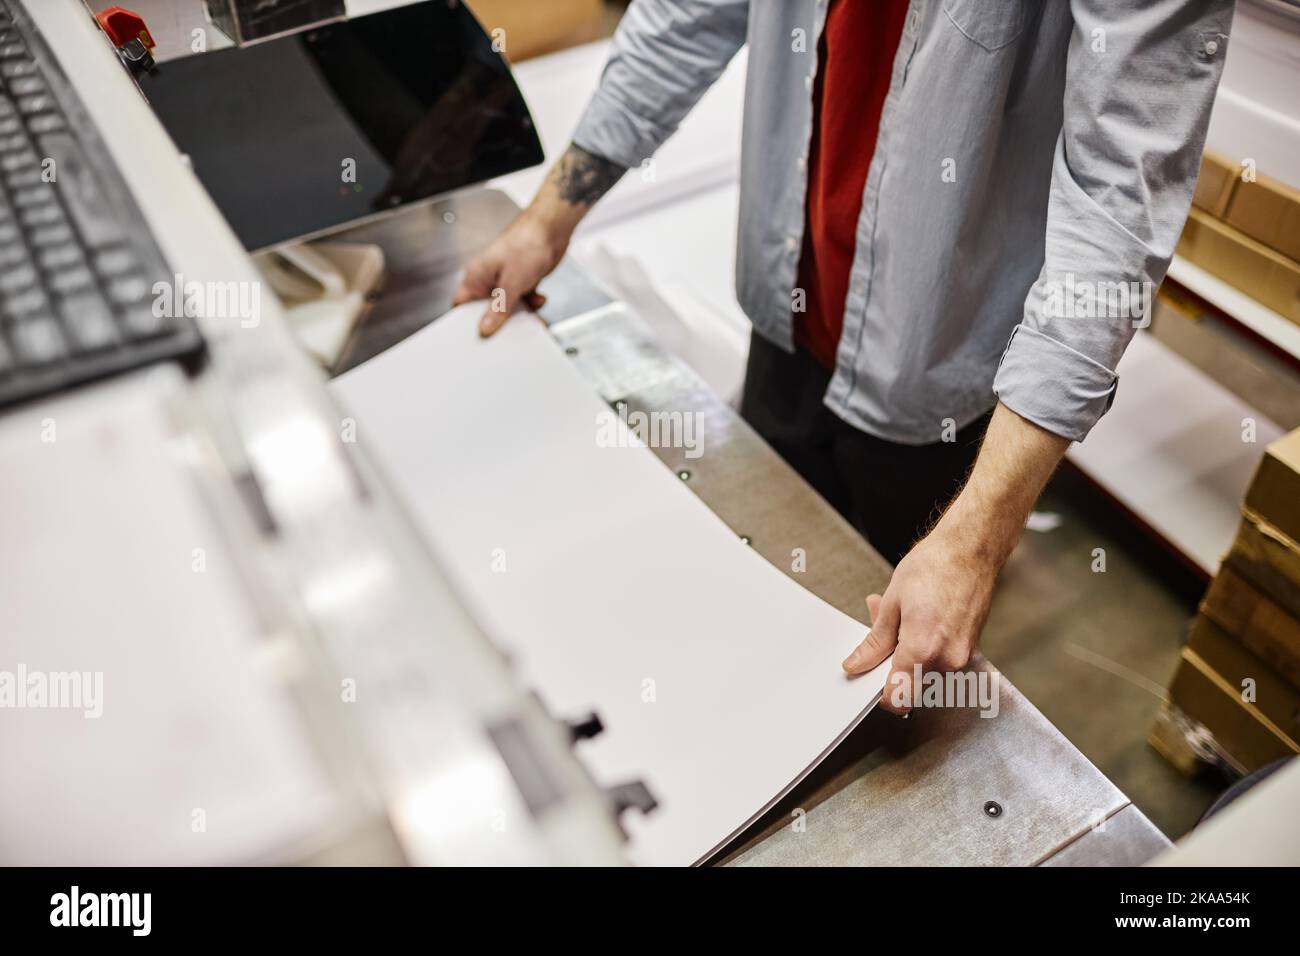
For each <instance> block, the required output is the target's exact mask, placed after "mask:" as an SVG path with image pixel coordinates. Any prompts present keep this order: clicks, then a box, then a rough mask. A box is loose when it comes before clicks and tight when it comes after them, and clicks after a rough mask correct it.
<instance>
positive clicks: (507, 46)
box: [468, 0, 605, 63]
mask: <svg viewBox="0 0 1300 956" xmlns="http://www.w3.org/2000/svg"><path fill="white" fill-rule="evenodd" d="M468 3H469V8H470V9H471V10H473V11H474V15H475V16H476V17H478V20H479V23H481V24H482V25H483V29H485V30H487V31H488V34H489V35H490V36H492V38H493V39H494V40H495V41H497V42H498V44H499V47H500V49H501V52H503V53H504V54H505V55H506V57H507V58H508V59H509V60H511V61H512V62H514V63H518V62H519V61H520V60H527V59H528V58H529V57H534V56H540V55H541V54H543V53H553V52H555V51H556V50H563V49H566V48H567V47H571V46H577V45H578V44H580V43H590V42H591V41H592V40H598V39H600V37H601V35H602V34H603V32H604V27H605V5H604V2H603V0H545V2H541V3H539V2H538V0H468Z"/></svg>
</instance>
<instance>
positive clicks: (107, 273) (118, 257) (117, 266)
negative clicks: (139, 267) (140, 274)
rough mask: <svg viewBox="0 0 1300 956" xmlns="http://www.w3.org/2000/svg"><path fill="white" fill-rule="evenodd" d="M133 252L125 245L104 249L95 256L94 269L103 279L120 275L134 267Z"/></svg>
mask: <svg viewBox="0 0 1300 956" xmlns="http://www.w3.org/2000/svg"><path fill="white" fill-rule="evenodd" d="M135 262H136V259H135V253H134V252H132V251H131V250H130V249H128V248H126V247H125V246H119V247H117V248H115V249H105V250H104V251H103V252H101V253H99V254H98V255H97V256H95V271H96V272H98V273H99V274H100V275H101V276H103V277H104V278H105V279H111V278H112V277H113V276H120V275H122V274H123V273H124V272H130V271H131V270H132V269H134V268H135Z"/></svg>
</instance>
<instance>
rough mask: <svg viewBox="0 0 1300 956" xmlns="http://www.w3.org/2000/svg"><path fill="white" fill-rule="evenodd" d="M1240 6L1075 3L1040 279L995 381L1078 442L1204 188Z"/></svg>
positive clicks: (1168, 0) (1004, 393)
mask: <svg viewBox="0 0 1300 956" xmlns="http://www.w3.org/2000/svg"><path fill="white" fill-rule="evenodd" d="M1232 8H1233V0H1072V3H1071V11H1072V13H1073V16H1074V21H1075V23H1074V30H1073V33H1072V36H1071V40H1070V48H1069V54H1068V57H1067V62H1066V87H1065V99H1064V109H1063V122H1062V129H1061V134H1060V137H1059V139H1058V141H1057V146H1056V154H1055V158H1054V160H1053V165H1052V184H1051V192H1050V197H1049V201H1048V215H1047V234H1046V241H1045V244H1044V259H1043V267H1042V270H1041V271H1040V273H1039V276H1038V279H1037V281H1036V282H1035V283H1034V285H1033V286H1032V287H1031V288H1030V291H1029V294H1028V295H1027V296H1026V299H1025V305H1024V315H1023V320H1022V324H1021V325H1019V326H1018V327H1017V328H1016V330H1015V332H1014V333H1013V334H1012V336H1011V340H1010V342H1009V344H1008V346H1007V349H1006V351H1005V353H1004V355H1003V358H1002V364H1001V366H1000V367H999V369H998V373H997V376H996V378H995V380H994V385H993V389H994V391H995V392H996V393H997V395H998V398H999V399H1000V400H1001V401H1002V403H1003V404H1005V405H1007V406H1008V407H1009V408H1011V410H1012V411H1014V412H1016V413H1018V414H1019V415H1021V416H1022V417H1024V418H1027V419H1029V420H1030V421H1032V422H1034V423H1035V424H1037V425H1039V426H1041V427H1043V428H1046V429H1047V430H1049V431H1051V432H1054V433H1055V434H1058V435H1060V436H1062V437H1065V438H1069V439H1071V440H1074V441H1081V440H1082V439H1083V438H1084V437H1085V436H1086V435H1087V434H1088V432H1089V431H1090V430H1091V429H1092V427H1093V426H1094V425H1095V424H1096V423H1097V421H1098V420H1099V419H1100V418H1101V416H1102V415H1103V414H1105V412H1106V411H1107V409H1109V408H1110V405H1111V403H1112V401H1113V400H1114V395H1115V389H1116V387H1117V376H1116V374H1115V369H1116V367H1117V366H1118V364H1119V360H1120V357H1121V356H1122V355H1123V354H1124V349H1125V348H1126V347H1127V346H1128V343H1129V341H1130V340H1131V339H1132V337H1133V335H1134V333H1135V332H1136V330H1137V329H1138V328H1140V327H1142V326H1144V325H1145V324H1147V322H1148V321H1149V315H1150V312H1149V310H1150V307H1151V303H1152V300H1153V298H1154V294H1155V289H1156V288H1157V287H1158V286H1159V284H1160V282H1161V281H1162V280H1163V279H1164V275H1165V270H1166V269H1167V268H1168V266H1169V260H1170V259H1171V258H1172V257H1173V252H1174V247H1175V246H1176V245H1177V242H1178V237H1179V235H1180V233H1181V232H1182V228H1183V223H1184V221H1185V220H1186V218H1187V210H1188V208H1189V206H1190V205H1191V198H1192V191H1193V189H1194V187H1195V184H1196V176H1197V170H1198V168H1199V163H1200V157H1201V152H1202V150H1203V148H1204V145H1205V131H1206V128H1207V126H1208V125H1209V117H1210V109H1211V107H1212V105H1213V103H1214V94H1215V90H1216V89H1217V87H1218V82H1219V76H1220V74H1221V72H1222V69H1223V59H1224V55H1225V54H1226V52H1227V49H1226V48H1227V40H1228V36H1227V34H1228V29H1229V25H1230V23H1231V20H1232Z"/></svg>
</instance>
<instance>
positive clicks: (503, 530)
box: [334, 303, 886, 864]
mask: <svg viewBox="0 0 1300 956" xmlns="http://www.w3.org/2000/svg"><path fill="white" fill-rule="evenodd" d="M483 309H484V305H483V304H482V303H479V304H476V305H469V306H464V307H462V308H460V309H457V310H453V311H452V312H450V313H448V314H447V315H446V316H444V317H442V318H440V319H439V320H437V321H436V322H435V323H433V324H432V325H431V326H429V327H428V328H426V329H424V330H423V331H421V332H419V333H418V334H416V335H414V336H412V337H411V338H410V339H408V340H406V341H405V342H403V343H402V344H400V345H398V346H396V347H395V348H393V349H390V350H389V351H388V352H386V353H384V354H383V355H380V356H378V357H377V358H375V359H372V360H371V361H369V362H367V363H365V364H364V365H362V366H360V367H359V368H357V369H355V370H353V371H351V372H349V373H348V374H347V375H344V376H343V377H341V378H340V379H338V380H337V381H336V382H335V383H334V387H335V389H336V393H337V395H338V398H339V399H340V401H341V402H342V403H343V405H344V406H345V407H346V409H347V410H348V412H349V414H351V415H352V416H354V417H355V418H356V420H357V435H358V439H359V441H360V442H361V443H362V444H363V445H364V446H366V447H367V448H368V450H369V451H370V452H371V453H372V454H373V455H375V456H376V457H377V459H378V460H379V462H380V464H381V465H382V466H383V467H384V468H385V470H386V472H387V474H388V477H389V479H390V480H391V481H392V482H393V483H394V485H395V486H396V488H397V490H398V492H399V493H400V494H401V495H402V496H403V497H404V498H405V500H406V503H407V505H408V507H409V508H410V509H411V511H412V512H413V513H414V515H415V516H416V520H417V521H418V522H419V524H420V525H421V527H422V529H423V531H424V533H425V534H426V535H427V537H428V540H429V541H430V544H431V547H432V548H433V550H434V552H435V554H436V556H437V557H438V558H439V560H440V561H441V564H442V566H443V567H444V569H445V570H446V571H447V573H448V574H449V575H450V576H451V578H452V579H453V581H454V583H455V584H456V585H457V586H458V587H459V588H460V590H461V591H462V593H463V595H464V598H465V600H466V602H467V604H468V606H469V608H470V610H471V612H472V613H473V614H474V615H475V616H476V618H477V619H478V621H479V622H480V624H481V625H482V627H483V628H484V630H485V631H486V632H487V633H488V634H489V635H490V636H491V637H492V638H493V639H494V640H496V641H497V642H498V643H499V644H500V645H501V646H502V647H503V648H504V649H505V650H507V651H508V652H510V653H511V654H512V655H513V657H514V659H515V662H516V663H517V666H518V668H519V670H520V673H521V674H522V676H523V677H524V679H526V680H527V681H529V682H530V683H532V684H533V685H534V686H535V687H536V688H537V690H538V692H539V694H540V695H541V697H542V699H543V700H544V701H545V702H546V704H547V705H548V706H549V707H550V708H551V710H552V712H553V713H555V714H556V715H557V716H574V715H578V714H582V713H585V712H587V711H589V710H593V709H594V710H595V711H596V712H597V713H599V715H600V717H601V719H602V720H603V721H604V724H605V728H606V729H605V732H604V733H603V734H601V735H600V736H598V737H597V738H595V739H594V740H591V741H589V742H586V743H583V744H582V745H581V751H580V753H581V755H582V757H583V759H584V761H585V762H586V763H587V765H588V766H589V767H590V768H591V771H592V774H593V776H594V777H595V778H596V779H597V780H598V781H599V782H601V783H602V784H615V783H622V782H626V781H628V780H631V779H637V778H639V779H642V780H644V781H645V782H646V784H647V785H648V786H649V787H650V789H651V791H652V792H653V794H654V795H655V797H656V798H657V799H658V801H659V807H658V808H657V809H656V810H655V811H653V812H652V813H651V814H650V815H649V816H647V817H644V818H635V819H634V818H632V817H631V816H629V817H628V818H626V821H625V822H626V824H627V826H628V829H629V831H630V833H631V847H630V856H631V859H632V860H634V861H635V862H638V863H647V864H690V863H694V862H697V861H699V860H700V859H702V858H704V857H706V856H707V855H708V854H709V853H711V852H712V851H713V850H715V849H716V848H718V847H719V846H720V845H722V844H723V843H725V841H726V840H728V839H729V838H730V837H731V836H732V835H733V834H735V833H736V832H738V831H739V830H740V829H741V828H743V827H744V826H745V825H746V824H747V823H748V822H750V821H751V820H752V819H754V818H755V817H756V816H757V815H758V814H759V813H761V812H762V811H763V810H764V809H766V808H767V807H768V806H769V805H770V804H771V803H772V802H774V801H775V800H776V799H777V798H778V797H779V796H781V795H782V794H783V793H784V792H785V791H786V790H788V789H789V788H790V787H791V786H792V785H793V784H794V783H796V782H797V781H798V780H799V779H800V778H802V777H803V775H804V774H805V773H807V771H808V770H810V769H811V768H812V767H813V766H814V765H816V763H817V762H818V761H819V760H820V759H821V757H822V756H823V755H824V754H825V753H826V752H827V751H828V750H829V749H830V748H831V747H832V746H833V745H834V744H835V743H837V742H838V741H839V740H840V739H841V738H842V737H843V736H844V735H845V734H846V733H847V732H848V731H849V730H851V729H852V728H853V727H854V726H855V725H856V724H857V723H858V721H860V720H861V718H862V717H863V716H864V715H865V714H866V712H867V711H868V710H870V708H871V707H872V706H873V705H874V703H875V702H876V700H877V699H878V698H879V695H880V691H881V687H882V685H883V683H884V679H885V674H886V666H885V665H882V666H881V667H879V668H877V669H876V670H875V671H874V672H872V673H871V674H868V675H866V676H864V677H862V678H859V679H857V680H849V679H847V678H846V677H845V676H844V674H843V672H842V671H841V670H840V663H839V662H840V661H841V660H842V659H843V657H844V656H845V655H846V654H847V653H848V651H849V650H851V649H852V648H853V647H854V645H856V644H857V643H858V641H860V640H861V639H862V637H863V628H862V626H861V625H860V624H858V623H857V622H856V621H854V620H852V619H851V618H849V617H847V616H846V615H844V614H842V613H840V612H839V611H837V610H835V609H834V608H832V607H830V606H829V605H827V604H825V603H823V602H822V601H820V600H819V599H818V598H816V597H814V596H813V595H812V594H810V593H809V592H807V591H805V590H804V589H803V588H800V587H799V586H798V585H797V584H795V583H794V582H793V581H791V580H790V579H788V578H787V577H786V576H785V575H783V574H782V573H781V572H780V571H778V570H777V569H776V568H773V567H772V566H771V565H769V564H768V563H767V562H766V561H764V560H763V559H762V558H761V557H759V556H758V555H757V554H755V553H754V552H753V551H752V550H751V549H749V548H748V547H747V546H746V545H745V544H744V543H743V542H742V541H740V540H739V538H738V537H737V536H736V535H735V534H734V533H733V532H732V531H731V530H730V529H728V528H727V527H726V526H725V525H724V524H723V523H722V521H721V520H719V519H718V518H717V517H716V516H715V515H714V514H713V513H712V512H711V511H709V509H708V508H707V507H705V505H704V504H703V503H702V502H700V500H699V499H698V498H696V497H695V495H693V494H692V493H691V492H690V490H689V489H688V488H687V487H686V486H684V485H683V484H682V482H681V481H680V480H679V479H678V478H677V476H676V475H674V474H673V473H672V472H671V471H669V470H668V469H667V468H666V467H664V465H663V464H662V463H660V462H659V460H658V459H657V458H655V457H654V455H653V453H652V452H650V451H649V450H648V449H647V448H645V447H644V446H642V445H640V444H639V443H637V442H636V441H635V440H633V441H630V442H628V441H619V442H615V443H613V445H614V447H611V442H610V441H609V438H610V435H611V431H610V427H611V426H610V422H609V420H608V416H609V415H610V410H609V408H608V407H607V406H606V405H605V403H604V402H602V401H601V400H600V398H599V397H598V396H597V395H596V394H595V393H594V392H593V391H592V389H591V387H590V386H589V385H588V383H587V382H586V381H584V380H583V379H582V377H581V376H580V375H579V373H578V372H577V371H576V370H575V369H574V368H573V367H572V364H571V362H570V360H569V359H568V358H567V357H566V356H565V355H564V354H563V352H562V351H561V350H560V348H559V347H558V346H557V344H556V343H555V341H554V340H553V339H552V338H551V337H550V335H549V334H548V333H547V331H546V329H545V327H544V326H543V325H542V324H541V322H540V321H539V320H538V319H537V318H536V317H534V316H531V315H523V316H517V317H515V318H514V319H512V320H511V321H510V322H509V323H507V325H506V327H505V328H504V329H503V330H502V331H501V332H500V333H498V334H497V335H496V336H495V337H494V338H492V339H490V340H482V339H480V338H479V336H478V334H477V331H476V323H477V319H478V317H479V316H480V315H481V314H482V312H483ZM682 411H685V410H682ZM617 428H619V429H622V428H623V426H622V425H621V424H618V425H617ZM617 434H621V435H624V436H628V433H627V432H626V431H620V432H617ZM702 437H703V447H704V457H703V458H702V459H701V460H700V466H699V467H701V468H704V469H707V468H708V438H709V436H708V434H707V433H705V434H703V436H702ZM618 446H622V447H618ZM485 813H486V808H485Z"/></svg>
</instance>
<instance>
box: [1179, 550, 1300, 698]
mask: <svg viewBox="0 0 1300 956" xmlns="http://www.w3.org/2000/svg"><path fill="white" fill-rule="evenodd" d="M1201 613H1202V614H1203V615H1205V617H1207V618H1209V619H1210V620H1211V621H1213V622H1214V623H1215V624H1217V625H1219V626H1220V627H1221V628H1223V629H1224V630H1225V631H1227V632H1228V633H1229V634H1231V635H1232V636H1233V637H1235V638H1236V639H1237V640H1238V641H1239V642H1240V643H1241V644H1242V645H1243V646H1244V647H1246V648H1248V649H1249V650H1250V651H1251V652H1252V653H1254V654H1256V655H1258V657H1259V658H1260V660H1262V661H1264V662H1265V663H1266V664H1268V665H1269V666H1270V667H1272V668H1273V669H1274V670H1275V671H1277V672H1278V673H1279V674H1280V675H1282V677H1284V678H1285V679H1286V680H1287V681H1289V682H1290V684H1291V686H1292V687H1296V688H1300V618H1295V617H1292V616H1291V615H1290V614H1288V613H1287V612H1286V609H1285V608H1283V607H1282V606H1281V605H1280V604H1278V603H1277V602H1276V601H1274V600H1273V599H1272V598H1271V597H1269V596H1268V595H1267V594H1265V593H1264V592H1263V591H1261V590H1260V589H1259V588H1257V587H1255V586H1254V585H1253V584H1251V583H1250V582H1249V581H1247V580H1246V579H1245V578H1243V577H1242V576H1241V575H1240V574H1238V573H1237V572H1236V571H1235V570H1234V569H1233V568H1232V567H1231V566H1229V565H1227V564H1225V565H1224V566H1223V567H1221V568H1219V573H1218V574H1216V575H1215V576H1214V580H1213V581H1212V582H1210V589H1209V590H1208V591H1207V592H1206V593H1205V600H1203V601H1202V602H1201Z"/></svg>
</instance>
